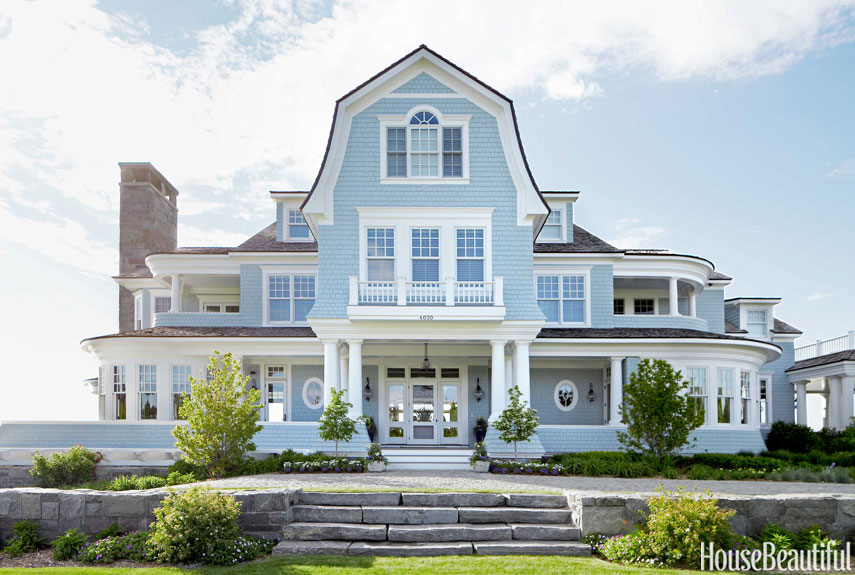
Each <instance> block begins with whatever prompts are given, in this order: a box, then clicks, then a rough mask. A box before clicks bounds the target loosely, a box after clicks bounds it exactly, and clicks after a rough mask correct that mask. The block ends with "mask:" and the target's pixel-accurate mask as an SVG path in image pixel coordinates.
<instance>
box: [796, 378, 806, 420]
mask: <svg viewBox="0 0 855 575" xmlns="http://www.w3.org/2000/svg"><path fill="white" fill-rule="evenodd" d="M807 384H808V382H806V381H797V382H796V423H798V424H799V425H807Z"/></svg>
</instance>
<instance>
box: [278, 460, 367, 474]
mask: <svg viewBox="0 0 855 575" xmlns="http://www.w3.org/2000/svg"><path fill="white" fill-rule="evenodd" d="M366 466H367V463H366V462H365V460H363V459H348V458H347V457H339V458H338V459H335V458H332V459H322V460H318V461H301V462H300V461H298V462H291V461H286V462H285V463H283V464H282V471H283V472H285V473H363V472H364V471H365V469H366Z"/></svg>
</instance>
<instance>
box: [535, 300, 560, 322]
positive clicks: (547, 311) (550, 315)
mask: <svg viewBox="0 0 855 575" xmlns="http://www.w3.org/2000/svg"><path fill="white" fill-rule="evenodd" d="M537 305H539V306H540V310H541V311H542V312H543V315H545V316H546V321H547V322H549V323H558V306H559V302H558V300H538V302H537Z"/></svg>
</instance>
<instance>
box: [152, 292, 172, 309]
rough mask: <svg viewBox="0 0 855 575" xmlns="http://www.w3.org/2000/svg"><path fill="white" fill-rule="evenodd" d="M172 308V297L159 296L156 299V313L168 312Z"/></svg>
mask: <svg viewBox="0 0 855 575" xmlns="http://www.w3.org/2000/svg"><path fill="white" fill-rule="evenodd" d="M171 307H172V298H171V297H170V296H157V297H155V298H154V313H165V312H168V311H169V309H170V308H171Z"/></svg>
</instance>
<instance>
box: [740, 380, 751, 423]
mask: <svg viewBox="0 0 855 575" xmlns="http://www.w3.org/2000/svg"><path fill="white" fill-rule="evenodd" d="M739 395H740V397H741V398H742V425H748V423H749V422H750V421H751V372H750V371H747V370H744V369H742V370H740V371H739Z"/></svg>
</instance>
